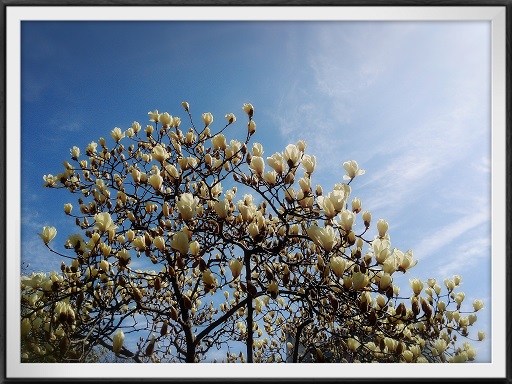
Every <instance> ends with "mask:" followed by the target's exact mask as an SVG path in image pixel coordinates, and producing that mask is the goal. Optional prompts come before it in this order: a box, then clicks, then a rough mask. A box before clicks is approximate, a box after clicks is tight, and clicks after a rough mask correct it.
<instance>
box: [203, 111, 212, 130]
mask: <svg viewBox="0 0 512 384" xmlns="http://www.w3.org/2000/svg"><path fill="white" fill-rule="evenodd" d="M201 119H202V120H203V122H204V125H205V127H207V126H209V125H210V124H211V123H212V122H213V115H212V114H211V113H210V112H205V113H203V114H202V115H201Z"/></svg>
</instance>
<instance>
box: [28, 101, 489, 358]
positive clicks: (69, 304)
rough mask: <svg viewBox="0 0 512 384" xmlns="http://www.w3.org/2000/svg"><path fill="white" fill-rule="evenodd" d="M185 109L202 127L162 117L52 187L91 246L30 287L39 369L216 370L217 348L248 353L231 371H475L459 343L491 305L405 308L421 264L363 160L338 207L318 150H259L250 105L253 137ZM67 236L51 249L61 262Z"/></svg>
mask: <svg viewBox="0 0 512 384" xmlns="http://www.w3.org/2000/svg"><path fill="white" fill-rule="evenodd" d="M182 106H183V108H184V110H185V112H186V113H187V114H188V116H189V122H190V126H189V127H188V128H185V129H182V125H184V123H182V119H181V118H180V117H176V116H173V115H171V114H169V113H168V112H163V113H161V112H159V111H158V110H154V111H150V112H148V117H149V124H147V125H146V127H145V128H143V125H141V124H140V123H139V122H136V121H135V122H133V124H132V125H131V126H130V127H129V128H127V129H125V130H123V129H121V128H119V127H116V128H114V129H113V130H112V131H111V132H110V137H111V139H112V140H111V141H110V139H109V140H107V139H105V138H100V139H99V140H98V141H97V142H95V141H93V142H90V143H89V144H88V145H87V146H86V148H85V150H84V151H82V150H80V148H78V147H76V146H74V147H72V148H71V149H70V155H71V162H67V161H66V162H64V170H63V171H62V172H61V173H59V174H57V175H56V176H53V175H45V176H44V177H43V179H44V181H45V184H44V185H45V186H46V187H50V188H65V189H67V190H68V191H69V192H70V193H72V194H75V195H76V196H77V198H76V202H73V203H72V202H66V203H65V204H64V206H63V210H64V213H65V215H67V216H68V217H70V218H72V219H74V220H75V224H76V226H77V227H78V231H77V232H76V233H72V234H69V235H68V237H67V239H66V241H65V244H64V246H65V248H66V249H67V250H68V251H69V252H71V253H72V254H73V256H67V257H68V259H66V258H65V259H63V260H64V261H63V263H62V267H61V271H60V272H59V273H57V272H52V273H50V274H49V275H48V276H47V275H45V274H33V275H30V276H24V277H23V278H22V298H21V302H22V314H21V318H22V320H21V321H22V350H23V351H22V357H23V359H24V361H90V360H91V359H92V357H91V356H94V353H95V351H96V350H95V347H96V346H97V345H103V346H105V345H106V346H108V347H109V348H110V350H111V351H112V352H113V353H115V354H116V355H117V356H118V357H119V358H126V359H134V360H135V361H152V362H157V361H163V362H166V361H170V362H173V361H176V362H197V361H202V360H204V359H207V358H208V354H209V351H211V350H212V348H214V349H221V348H225V349H226V350H228V349H229V350H233V349H234V348H242V350H241V351H240V353H237V354H233V353H227V354H226V357H225V359H224V361H226V362H234V361H242V362H245V361H247V362H279V361H290V360H292V361H311V360H312V361H327V360H329V361H337V362H426V361H435V362H445V361H448V362H452V361H454V362H455V361H466V360H472V359H474V355H475V352H474V349H473V348H472V347H471V346H470V345H469V344H463V345H459V344H457V343H456V339H457V336H458V335H460V336H467V335H468V334H469V330H468V328H469V327H470V326H472V325H473V324H474V323H475V321H476V315H475V312H476V311H478V310H480V309H482V307H483V303H482V302H481V301H480V300H476V301H474V303H473V310H472V311H465V310H464V308H463V307H462V304H463V300H464V298H465V296H464V293H462V292H457V291H456V290H457V288H458V287H459V285H460V277H459V276H454V277H453V278H451V279H447V280H445V282H444V289H441V286H440V285H438V284H437V283H436V280H434V279H429V280H428V281H427V282H423V281H421V280H418V279H414V278H411V279H410V287H411V290H412V292H411V296H410V297H407V296H403V295H402V296H400V295H399V292H400V287H399V286H398V285H397V284H395V282H394V277H395V276H396V274H397V273H408V271H409V270H410V269H411V268H412V267H414V266H415V265H416V264H417V261H416V260H414V257H413V252H412V251H411V250H408V251H406V252H403V251H401V250H399V249H396V248H392V245H391V238H390V236H389V233H388V231H389V227H390V226H389V224H388V222H387V221H386V220H384V219H379V220H377V221H376V222H375V221H374V220H372V214H371V212H370V211H369V210H366V209H363V202H362V201H361V199H359V198H357V197H353V196H352V189H353V186H352V182H353V181H354V179H356V178H358V177H360V176H362V175H364V174H365V171H364V170H362V169H360V167H359V165H358V163H357V162H356V161H355V160H351V161H347V162H344V163H343V164H340V167H339V169H340V178H342V179H343V180H344V181H345V182H340V183H336V184H334V187H333V189H332V190H331V191H328V192H324V189H323V187H322V186H321V185H318V184H315V183H314V177H315V170H316V166H317V162H316V157H315V156H314V155H312V154H309V153H306V148H307V145H306V142H305V141H303V140H299V141H298V142H297V143H294V144H289V145H287V146H285V147H284V149H283V150H282V151H280V152H275V153H274V154H271V155H268V154H265V151H264V147H263V145H262V144H261V143H250V140H251V138H252V137H253V135H254V134H255V132H256V123H255V122H254V119H253V118H254V113H255V110H254V107H253V106H252V105H251V104H248V103H247V104H244V105H243V107H242V110H243V112H244V113H245V114H246V115H247V118H248V122H247V126H246V127H244V128H243V129H242V130H240V129H238V128H236V125H237V123H238V122H239V120H240V119H238V118H237V116H235V114H234V113H228V114H226V115H225V120H222V121H223V124H224V125H222V126H221V127H220V129H215V128H214V126H215V124H216V123H217V120H215V119H214V116H213V115H212V114H211V113H210V112H205V113H203V114H201V119H200V121H201V123H200V125H196V124H194V122H193V119H192V115H191V111H190V105H189V104H188V103H187V102H183V103H182ZM233 129H235V130H238V131H235V133H236V132H238V133H236V137H238V139H230V138H229V135H228V131H230V130H233ZM240 131H241V132H242V133H241V134H240ZM240 136H244V137H243V138H242V139H240ZM239 190H240V191H243V192H242V193H240V192H239ZM372 231H373V233H374V235H373V238H372V237H369V235H370V233H372ZM56 234H57V230H56V229H55V228H54V227H51V226H46V227H44V228H43V230H42V232H41V233H40V234H39V235H40V237H41V238H42V240H43V242H44V243H45V244H46V245H47V246H48V248H50V249H52V250H53V248H51V246H50V243H51V242H52V241H53V240H54V239H55V237H56ZM54 252H55V253H56V254H58V255H61V254H60V253H59V252H58V251H57V250H54ZM59 319H60V320H59ZM128 332H129V333H132V334H135V335H137V336H138V337H139V341H138V342H135V343H131V344H130V343H128V342H127V341H126V340H125V333H128ZM484 337H485V334H484V333H482V332H480V333H479V334H478V339H480V340H481V339H483V338H484ZM43 339H44V340H46V341H45V344H44V347H43V346H41V345H40V344H41V342H40V340H43ZM290 340H291V341H290ZM294 340H300V345H299V344H298V343H296V342H295V341H294ZM36 347H37V348H36ZM299 347H300V348H299ZM244 348H245V349H244ZM299 349H300V351H299ZM88 359H89V360H88Z"/></svg>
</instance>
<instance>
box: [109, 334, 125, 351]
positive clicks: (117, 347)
mask: <svg viewBox="0 0 512 384" xmlns="http://www.w3.org/2000/svg"><path fill="white" fill-rule="evenodd" d="M112 341H113V345H112V351H113V352H114V353H119V352H120V351H121V348H122V347H123V343H124V332H123V331H121V330H119V331H117V332H116V334H115V335H114V337H113V338H112Z"/></svg>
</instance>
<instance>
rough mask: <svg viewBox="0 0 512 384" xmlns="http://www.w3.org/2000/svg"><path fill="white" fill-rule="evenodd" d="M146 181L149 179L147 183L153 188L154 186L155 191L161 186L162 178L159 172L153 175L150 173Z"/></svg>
mask: <svg viewBox="0 0 512 384" xmlns="http://www.w3.org/2000/svg"><path fill="white" fill-rule="evenodd" d="M148 181H149V184H151V186H152V187H153V188H155V190H156V191H159V190H160V189H161V188H162V184H163V182H164V179H163V177H162V176H160V175H159V174H155V175H151V176H150V177H149V179H148Z"/></svg>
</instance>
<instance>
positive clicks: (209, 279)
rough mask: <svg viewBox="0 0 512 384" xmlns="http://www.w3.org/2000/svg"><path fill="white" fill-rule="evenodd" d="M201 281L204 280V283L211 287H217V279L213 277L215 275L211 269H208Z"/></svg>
mask: <svg viewBox="0 0 512 384" xmlns="http://www.w3.org/2000/svg"><path fill="white" fill-rule="evenodd" d="M201 280H203V282H204V283H205V284H206V285H210V286H215V285H217V279H216V278H215V277H214V276H213V273H212V272H211V271H210V270H209V269H207V270H205V271H204V272H203V274H202V276H201Z"/></svg>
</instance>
